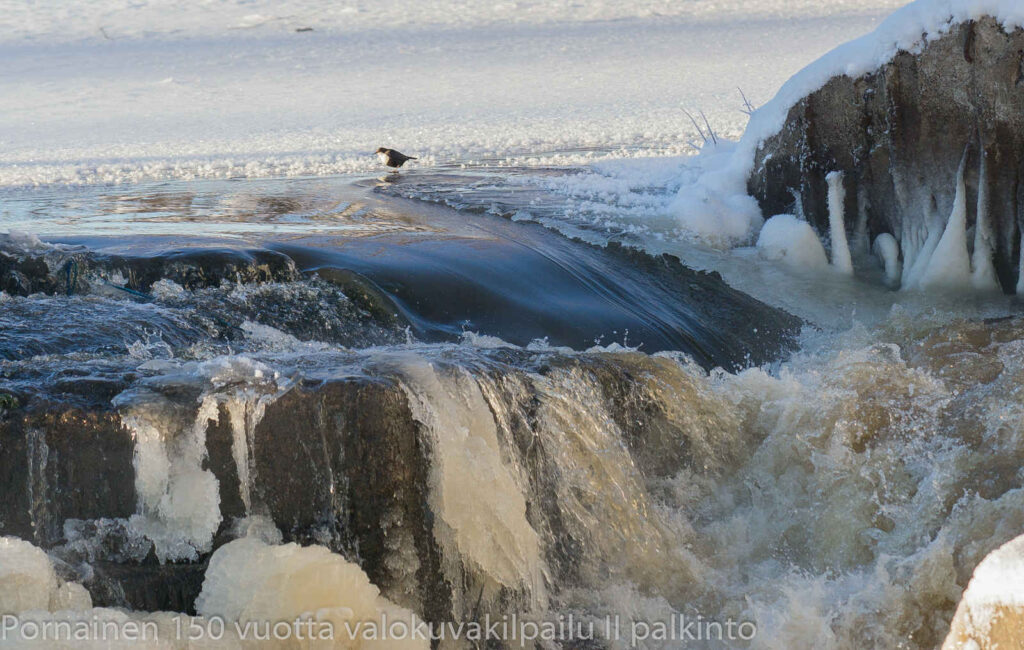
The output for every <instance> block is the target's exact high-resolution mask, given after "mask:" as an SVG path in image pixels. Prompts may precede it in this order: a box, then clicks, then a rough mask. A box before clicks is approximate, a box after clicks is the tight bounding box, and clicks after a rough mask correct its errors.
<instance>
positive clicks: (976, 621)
mask: <svg viewBox="0 0 1024 650" xmlns="http://www.w3.org/2000/svg"><path fill="white" fill-rule="evenodd" d="M1021 585H1024V536H1021V537H1017V538H1016V539H1013V540H1011V541H1009V542H1007V543H1006V544H1003V545H1002V546H1000V547H999V548H997V549H996V550H994V551H992V552H991V553H989V554H988V555H987V556H986V557H985V559H984V560H982V562H981V564H979V565H978V567H977V568H976V569H975V570H974V576H973V577H972V578H971V582H970V583H969V584H968V585H967V590H966V591H964V595H963V598H962V599H961V600H960V605H959V607H957V610H956V615H955V616H954V617H953V623H952V625H951V626H950V630H949V635H948V636H947V637H946V641H945V643H943V644H942V650H961V649H962V650H968V649H969V650H995V649H996V648H1017V647H1020V642H1021V639H1024V592H1022V591H1021V588H1020V586H1021Z"/></svg>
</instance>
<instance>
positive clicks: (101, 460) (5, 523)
mask: <svg viewBox="0 0 1024 650" xmlns="http://www.w3.org/2000/svg"><path fill="white" fill-rule="evenodd" d="M134 447H135V445H134V442H133V441H132V437H131V434H130V433H129V432H128V431H127V430H126V429H125V428H124V426H123V425H122V424H121V420H120V417H118V415H117V413H115V412H113V411H110V410H83V409H80V408H77V407H74V406H68V405H67V404H66V403H59V402H48V401H45V400H41V399H37V400H36V401H35V402H34V404H33V405H32V407H31V408H22V409H19V410H13V411H6V412H5V413H3V414H0V494H3V499H0V534H3V535H15V536H17V537H21V538H23V539H27V540H31V541H32V542H33V543H35V544H37V545H39V546H42V547H44V548H46V547H50V546H53V545H55V544H57V543H58V542H60V541H61V539H62V538H63V529H62V527H63V524H64V521H65V520H67V519H97V518H103V517H127V516H129V515H131V514H132V513H133V512H134V511H135V470H134V468H133V467H132V455H133V453H134Z"/></svg>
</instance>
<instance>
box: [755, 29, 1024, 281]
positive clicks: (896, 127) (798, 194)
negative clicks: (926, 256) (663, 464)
mask: <svg viewBox="0 0 1024 650" xmlns="http://www.w3.org/2000/svg"><path fill="white" fill-rule="evenodd" d="M1022 53H1024V31H1022V30H1020V29H1015V30H1013V31H1012V32H1009V33H1008V32H1005V31H1004V30H1003V29H1002V28H1001V27H1000V25H999V24H998V23H997V21H996V20H994V19H992V18H985V19H983V20H979V21H976V22H975V21H971V22H967V23H964V24H961V25H956V26H954V27H952V28H951V29H950V31H949V32H948V33H946V34H944V35H942V36H941V37H940V38H938V39H936V40H933V41H930V42H928V43H927V45H925V46H924V48H923V51H922V52H921V53H920V54H911V53H909V52H900V53H899V54H897V55H896V56H895V58H894V59H893V60H892V61H891V62H889V63H887V64H885V65H884V66H882V67H881V68H880V69H878V70H877V71H875V72H873V73H870V74H866V75H864V76H862V77H858V78H856V79H852V78H850V77H846V76H839V77H834V78H833V79H831V80H830V81H829V82H828V83H826V84H825V85H824V86H823V87H822V88H821V89H819V90H817V91H815V92H813V93H811V94H810V95H808V96H807V97H805V98H804V99H802V100H801V101H800V102H798V103H797V104H796V105H795V106H793V107H792V109H790V111H789V115H788V117H787V120H786V123H785V125H784V126H783V128H782V129H781V130H780V131H779V132H778V133H777V134H775V135H773V136H772V137H770V138H768V139H767V140H766V141H765V142H764V143H763V144H762V146H761V148H760V149H759V151H758V152H757V155H756V157H755V161H754V170H753V172H752V174H751V176H750V178H749V180H748V190H749V192H750V193H751V195H753V196H754V197H755V198H756V199H757V200H758V202H759V203H760V205H761V209H762V212H763V214H764V215H765V216H766V217H768V216H771V215H774V214H780V213H797V214H800V213H802V214H804V215H805V216H806V217H807V219H808V220H809V221H810V222H811V223H812V224H814V225H815V226H816V227H817V228H818V230H819V232H821V233H826V232H827V231H828V210H827V199H826V197H827V184H826V180H825V176H826V175H827V174H828V173H829V172H833V171H841V172H843V173H844V175H845V185H846V190H847V193H846V206H845V207H846V210H845V212H846V216H847V218H846V226H847V229H849V230H852V229H853V226H854V224H855V223H856V221H857V218H858V216H859V215H860V214H861V211H864V213H865V216H866V219H867V227H868V231H869V234H870V236H871V237H872V238H874V237H875V236H877V235H878V234H880V233H891V234H892V235H894V236H895V237H896V239H897V240H898V241H900V244H901V247H902V248H904V250H906V248H907V247H908V246H919V245H920V242H921V241H923V239H924V237H926V236H927V229H928V222H929V220H930V219H932V220H935V219H937V220H938V221H939V223H942V224H944V223H945V221H946V219H948V217H949V214H950V212H951V210H952V205H953V198H954V191H955V181H956V177H957V170H958V167H959V164H960V161H961V159H962V157H963V156H964V153H965V151H966V152H967V170H968V173H967V174H966V181H967V187H968V197H967V198H968V201H967V205H968V226H970V225H971V224H973V223H974V222H975V220H976V217H977V196H978V188H979V186H980V184H982V183H984V184H985V185H986V186H987V187H988V190H989V197H990V202H989V206H988V208H989V211H990V215H991V219H992V223H993V226H994V231H995V236H996V246H995V256H994V261H995V266H996V270H997V273H998V275H999V280H1000V283H1001V285H1002V287H1003V289H1004V290H1005V291H1007V292H1012V291H1013V289H1014V287H1015V285H1016V282H1017V275H1018V266H1019V255H1020V231H1021V225H1022V223H1024V182H1022V181H1024V153H1022V152H1024V81H1022V79H1024V77H1022V74H1021V70H1022V69H1024V54H1022ZM982 154H984V156H985V158H986V160H987V174H986V176H985V177H982V176H981V174H980V169H981V165H980V160H981V155H982ZM930 215H933V216H930ZM915 242H917V243H915Z"/></svg>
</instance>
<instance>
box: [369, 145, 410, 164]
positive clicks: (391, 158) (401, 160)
mask: <svg viewBox="0 0 1024 650" xmlns="http://www.w3.org/2000/svg"><path fill="white" fill-rule="evenodd" d="M377 157H378V158H380V161H381V162H382V163H384V164H385V165H387V166H388V167H394V168H396V169H397V168H399V167H401V166H402V165H404V164H405V161H407V160H416V157H415V156H407V155H405V154H404V153H401V152H400V151H395V150H394V149H386V148H384V147H380V148H379V149H377Z"/></svg>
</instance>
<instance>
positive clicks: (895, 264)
mask: <svg viewBox="0 0 1024 650" xmlns="http://www.w3.org/2000/svg"><path fill="white" fill-rule="evenodd" d="M872 250H873V252H874V253H875V255H876V256H877V257H878V259H879V261H881V262H882V266H883V267H885V283H886V284H887V285H889V286H890V287H896V286H898V285H899V282H900V245H899V243H898V242H897V241H896V238H895V237H893V236H892V235H890V234H889V233H887V232H883V233H882V234H881V235H879V236H878V237H875V243H874V244H873V245H872Z"/></svg>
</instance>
